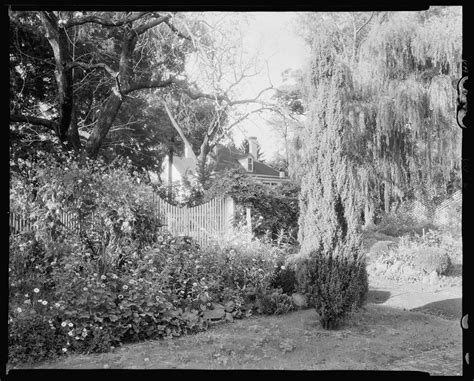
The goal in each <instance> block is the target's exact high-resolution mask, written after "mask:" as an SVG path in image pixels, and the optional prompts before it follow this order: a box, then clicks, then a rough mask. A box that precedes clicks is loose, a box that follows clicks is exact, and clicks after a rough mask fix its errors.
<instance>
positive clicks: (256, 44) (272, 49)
mask: <svg viewBox="0 0 474 381" xmlns="http://www.w3.org/2000/svg"><path fill="white" fill-rule="evenodd" d="M250 16H251V17H249V19H250V27H249V28H248V29H246V30H245V31H244V33H245V35H244V37H245V41H246V45H245V46H246V48H247V49H248V50H249V53H251V52H258V53H259V54H261V56H263V57H265V58H267V59H268V67H269V74H270V78H271V81H272V83H273V85H274V86H278V85H279V84H280V83H281V73H282V72H283V71H284V70H285V69H287V68H293V69H297V68H302V67H303V65H304V63H305V62H307V56H308V48H307V47H306V45H305V44H304V41H303V40H302V39H301V37H299V36H298V35H297V33H296V29H297V24H296V13H295V12H252V13H251V15H250ZM252 82H253V87H254V88H256V89H258V88H261V89H262V88H265V87H267V86H268V78H267V73H266V70H265V71H264V72H262V73H261V74H260V75H259V76H258V77H256V78H254V79H253V81H252ZM245 136H256V137H257V139H258V141H259V143H260V144H261V146H262V151H263V152H264V154H265V155H264V157H265V158H266V159H271V158H272V156H273V155H274V153H275V152H276V151H278V150H282V149H283V141H282V140H281V138H278V137H277V135H276V134H275V133H274V132H272V130H271V128H270V127H269V126H268V125H266V124H265V122H264V120H262V118H259V117H253V118H251V119H250V120H248V121H246V122H242V124H241V125H240V126H239V127H238V128H235V129H234V137H235V140H236V143H237V144H238V143H239V142H240V141H241V140H242V139H243V138H244V137H245ZM282 153H283V152H282Z"/></svg>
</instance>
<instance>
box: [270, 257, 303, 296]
mask: <svg viewBox="0 0 474 381" xmlns="http://www.w3.org/2000/svg"><path fill="white" fill-rule="evenodd" d="M271 286H272V287H274V288H281V289H282V291H283V292H284V293H285V294H288V295H291V294H292V293H293V292H295V291H296V287H297V281H296V274H295V270H294V268H293V267H292V266H288V265H286V261H279V262H277V266H276V268H275V272H274V274H273V278H272V281H271Z"/></svg>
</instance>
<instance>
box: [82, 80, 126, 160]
mask: <svg viewBox="0 0 474 381" xmlns="http://www.w3.org/2000/svg"><path fill="white" fill-rule="evenodd" d="M121 105H122V96H121V95H120V94H119V93H118V90H117V89H114V91H113V92H112V94H110V96H109V99H108V100H107V102H106V104H105V107H104V109H103V110H102V112H101V113H100V116H99V119H98V120H97V123H96V125H95V127H94V129H93V131H92V133H91V135H90V137H89V140H88V141H87V144H86V152H87V155H88V156H89V157H91V158H96V157H97V154H98V153H99V150H100V147H101V146H102V142H103V140H104V138H105V137H106V136H107V133H108V132H109V130H110V127H111V126H112V124H113V122H114V120H115V117H116V116H117V113H118V112H119V110H120V106H121Z"/></svg>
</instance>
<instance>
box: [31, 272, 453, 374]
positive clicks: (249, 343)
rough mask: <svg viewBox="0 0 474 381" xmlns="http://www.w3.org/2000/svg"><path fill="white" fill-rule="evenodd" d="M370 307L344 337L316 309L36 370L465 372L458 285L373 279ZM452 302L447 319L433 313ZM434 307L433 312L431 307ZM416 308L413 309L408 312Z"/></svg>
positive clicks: (68, 359) (359, 314)
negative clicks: (322, 320)
mask: <svg viewBox="0 0 474 381" xmlns="http://www.w3.org/2000/svg"><path fill="white" fill-rule="evenodd" d="M370 283H371V286H370V291H369V299H368V304H367V305H366V307H365V308H363V309H361V310H359V311H358V312H356V313H354V314H352V315H351V317H350V318H349V320H348V321H347V324H345V325H344V327H342V328H341V329H339V330H329V331H328V330H324V329H322V328H321V326H320V323H319V320H318V317H317V315H316V313H315V311H314V309H306V310H299V311H295V312H291V313H288V314H285V315H280V316H256V317H251V318H246V319H242V320H234V321H233V322H232V323H225V324H218V325H216V326H214V327H212V328H211V329H209V330H208V331H206V332H200V333H197V334H193V335H188V336H183V337H179V338H174V339H171V340H152V341H146V342H141V343H134V344H126V345H123V346H120V347H117V348H115V349H113V350H112V351H111V352H109V353H101V354H92V355H70V356H67V357H65V358H63V359H61V360H60V361H55V362H48V363H42V364H39V365H35V366H28V365H26V364H25V365H23V366H22V368H30V367H31V368H36V369H47V368H52V369H91V368H92V369H102V368H111V369H173V368H179V369H307V370H311V369H313V370H315V369H317V370H328V369H354V370H356V369H362V370H417V371H425V372H429V373H430V374H431V375H458V374H460V373H461V371H462V344H461V335H462V333H461V329H460V326H459V318H460V314H461V311H460V303H459V300H460V298H461V287H460V286H459V285H454V286H452V285H448V284H444V283H440V284H439V285H427V284H418V285H417V286H416V287H414V286H413V284H402V283H398V282H396V281H393V280H387V279H383V278H377V277H374V276H371V277H370ZM453 298H455V299H457V300H458V303H450V302H447V304H446V306H445V308H444V314H443V313H439V312H440V311H439V309H441V310H443V308H442V307H441V308H440V307H439V306H438V307H439V308H438V313H437V312H436V308H433V307H432V306H433V305H434V304H436V303H438V304H441V305H442V304H443V302H446V301H449V300H451V299H453ZM430 306H431V307H430ZM409 309H412V310H409Z"/></svg>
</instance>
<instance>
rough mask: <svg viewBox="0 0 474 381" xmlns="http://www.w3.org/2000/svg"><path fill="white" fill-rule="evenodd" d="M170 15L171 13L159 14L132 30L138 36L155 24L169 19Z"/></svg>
mask: <svg viewBox="0 0 474 381" xmlns="http://www.w3.org/2000/svg"><path fill="white" fill-rule="evenodd" d="M158 16H159V15H158ZM170 17H171V15H166V16H160V17H158V18H157V19H155V20H152V21H150V22H148V23H146V24H143V25H140V26H139V27H137V28H135V29H134V32H135V33H136V34H137V35H138V36H139V35H141V34H143V33H145V32H146V31H147V30H148V29H151V28H154V27H155V26H157V25H160V24H162V23H163V22H165V21H167V20H169V19H170ZM167 25H168V24H167Z"/></svg>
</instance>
